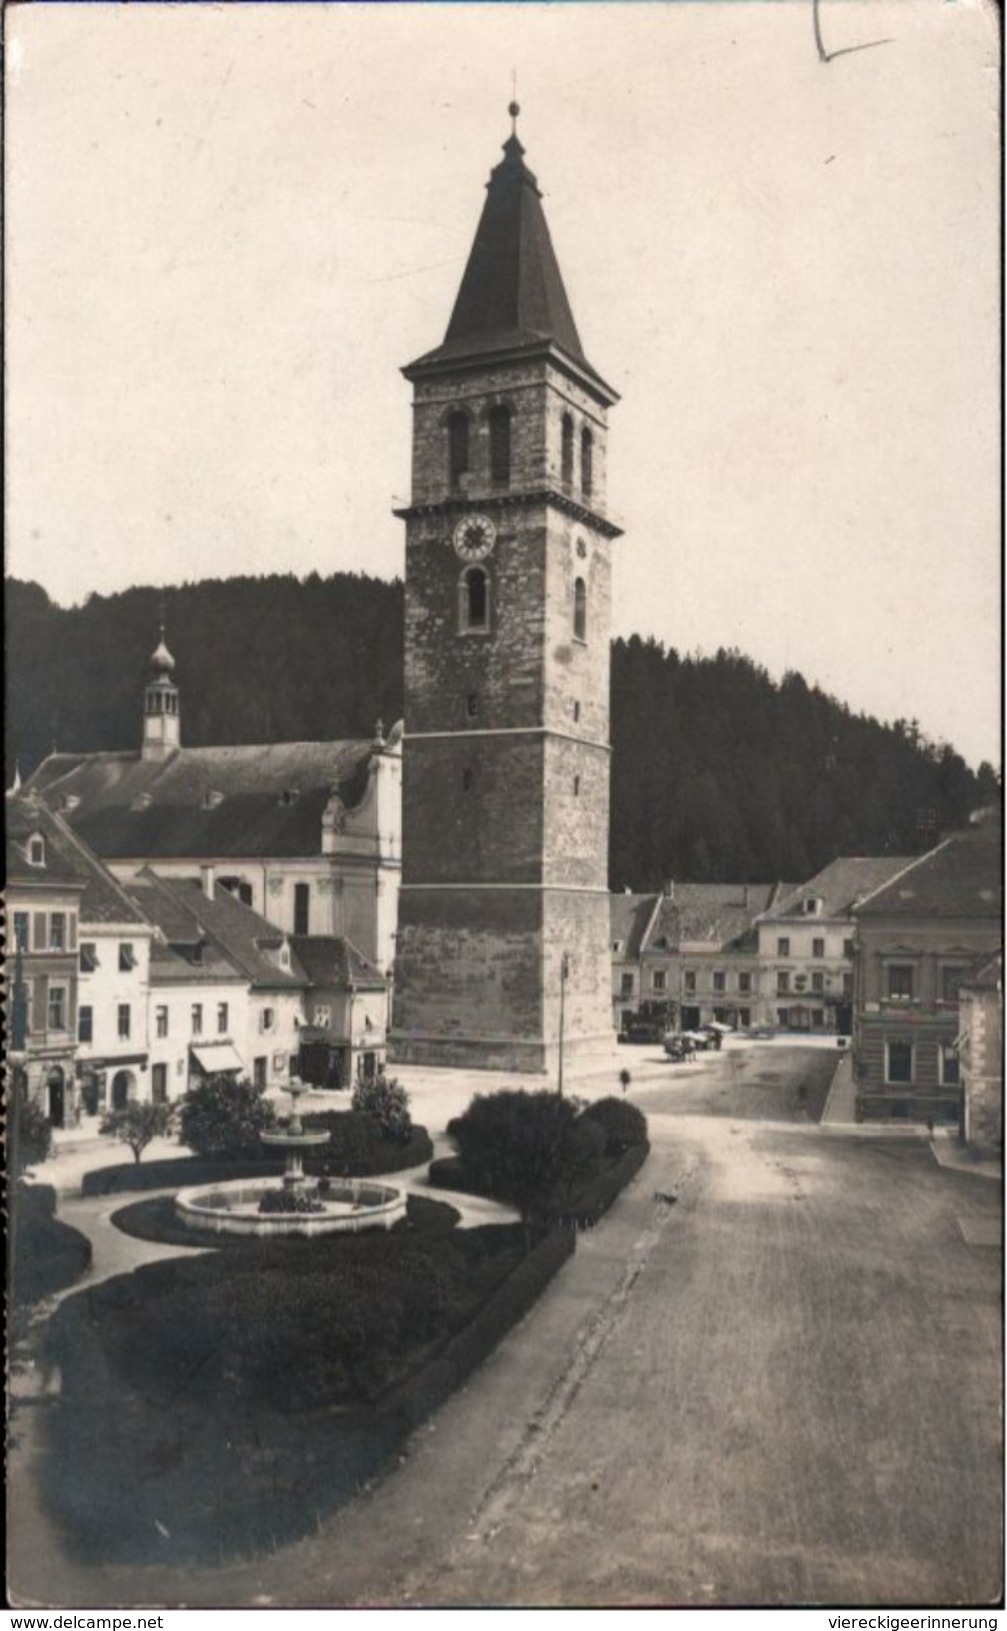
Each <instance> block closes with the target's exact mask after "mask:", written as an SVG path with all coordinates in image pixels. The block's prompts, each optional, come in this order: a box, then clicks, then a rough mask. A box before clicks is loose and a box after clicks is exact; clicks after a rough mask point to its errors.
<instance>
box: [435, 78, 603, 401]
mask: <svg viewBox="0 0 1007 1631" xmlns="http://www.w3.org/2000/svg"><path fill="white" fill-rule="evenodd" d="M519 111H520V110H519V108H518V105H517V103H516V102H512V103H511V105H510V114H511V118H512V120H513V122H514V129H513V130H512V132H511V134H510V136H509V137H508V138H507V140H506V141H505V142H504V145H503V153H504V156H503V158H502V160H501V161H500V163H499V164H498V165H497V166H496V167H495V169H494V170H493V171H492V172H491V173H490V179H489V182H488V183H487V189H486V202H485V204H484V205H483V211H482V215H481V217H480V220H479V225H478V227H477V229H476V235H475V240H474V242H473V244H472V249H471V252H470V254H469V258H468V264H467V266H466V267H465V272H464V275H463V277H462V281H461V287H460V289H459V290H458V297H457V299H456V300H455V305H454V310H453V312H452V313H451V321H450V322H449V324H448V329H447V333H446V334H445V336H444V341H443V343H442V344H441V345H439V346H437V347H436V349H435V350H433V351H428V352H426V353H425V354H424V355H423V356H422V357H419V358H417V360H416V361H415V362H413V363H410V364H409V365H408V366H407V367H406V368H404V369H403V373H404V374H405V376H406V378H407V379H415V378H418V377H420V376H421V375H424V374H428V373H440V372H443V371H444V370H445V369H448V368H451V367H455V366H457V365H458V364H459V363H463V362H466V361H468V360H470V359H471V360H472V361H473V362H478V363H480V364H484V363H485V362H486V361H487V360H488V359H489V358H490V357H496V356H500V355H510V354H513V353H519V354H522V355H529V354H531V353H538V352H541V351H542V350H543V349H547V350H550V351H555V352H557V353H559V354H560V355H561V356H562V358H564V359H565V360H566V361H567V363H568V364H572V365H573V368H574V371H575V372H576V373H577V374H579V375H581V376H582V377H585V378H586V381H587V382H588V383H589V384H590V385H591V387H592V388H593V389H594V390H595V391H599V390H600V391H601V392H602V393H603V395H604V396H605V398H606V399H607V400H608V401H612V402H614V401H615V400H616V393H615V392H614V391H613V390H612V388H611V386H609V385H606V383H605V381H604V380H603V379H602V378H601V375H600V374H598V373H597V372H596V371H595V370H594V369H593V368H592V367H591V364H590V363H589V362H588V360H587V358H586V357H585V355H584V350H583V347H582V345H581V342H580V336H579V334H578V333H577V325H576V323H575V322H574V319H573V312H572V311H571V309H570V302H569V300H568V299H567V293H566V289H565V288H564V286H563V278H562V274H561V273H560V269H559V262H558V261H557V259H556V252H555V250H554V249H553V246H552V239H551V237H550V236H549V227H548V225H547V223H546V218H545V212H544V210H543V208H542V194H541V193H540V191H539V188H538V182H537V181H536V179H535V177H534V175H533V174H532V172H531V171H530V170H529V168H528V166H527V165H526V164H525V162H524V151H525V150H524V148H523V147H522V145H521V142H520V141H519V139H518V135H517V115H518V112H519Z"/></svg>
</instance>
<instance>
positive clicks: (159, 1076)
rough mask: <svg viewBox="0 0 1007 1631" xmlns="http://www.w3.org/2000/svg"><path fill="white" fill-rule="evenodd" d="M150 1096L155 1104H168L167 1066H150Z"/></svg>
mask: <svg viewBox="0 0 1007 1631" xmlns="http://www.w3.org/2000/svg"><path fill="white" fill-rule="evenodd" d="M150 1096H151V1098H152V1099H153V1101H154V1103H155V1104H167V1102H168V1067H167V1065H152V1066H151V1071H150Z"/></svg>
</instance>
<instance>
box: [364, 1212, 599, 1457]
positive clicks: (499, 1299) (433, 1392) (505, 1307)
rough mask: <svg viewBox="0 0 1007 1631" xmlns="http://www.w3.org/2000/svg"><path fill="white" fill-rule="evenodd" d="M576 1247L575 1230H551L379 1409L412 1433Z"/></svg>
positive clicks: (514, 1321) (518, 1316)
mask: <svg viewBox="0 0 1007 1631" xmlns="http://www.w3.org/2000/svg"><path fill="white" fill-rule="evenodd" d="M575 1247H576V1237H575V1235H574V1234H573V1232H572V1230H570V1229H564V1228H553V1229H550V1230H548V1232H547V1233H546V1234H545V1235H544V1236H543V1237H542V1239H540V1240H539V1241H538V1243H537V1244H536V1245H535V1246H533V1247H532V1249H531V1251H530V1252H529V1253H528V1255H527V1256H526V1257H525V1258H524V1260H523V1261H522V1262H521V1263H519V1264H518V1266H517V1268H515V1269H514V1270H513V1271H512V1272H511V1274H509V1275H508V1277H507V1279H506V1280H504V1281H503V1282H502V1284H500V1285H498V1286H497V1287H496V1289H495V1290H494V1291H493V1292H492V1294H491V1295H490V1296H489V1297H488V1298H487V1300H486V1302H485V1303H484V1304H483V1306H482V1308H481V1309H480V1310H479V1312H478V1313H477V1314H476V1315H475V1317H474V1318H473V1319H472V1320H470V1321H469V1323H468V1324H467V1325H466V1326H464V1327H463V1328H462V1330H460V1331H458V1332H456V1333H455V1335H454V1336H452V1337H449V1338H448V1340H447V1342H446V1343H445V1344H444V1346H443V1347H442V1348H441V1349H440V1352H439V1353H437V1354H435V1355H434V1356H433V1357H432V1358H431V1359H430V1360H429V1361H428V1363H427V1364H426V1365H424V1366H423V1367H422V1369H420V1370H418V1371H415V1372H414V1373H413V1375H411V1376H409V1377H407V1378H406V1379H405V1380H404V1381H402V1382H400V1383H398V1385H397V1386H393V1387H391V1388H390V1389H389V1390H388V1391H387V1392H386V1393H385V1394H384V1395H383V1396H382V1398H381V1399H380V1400H379V1401H378V1409H379V1412H380V1414H381V1415H382V1416H384V1417H385V1418H394V1419H396V1420H397V1421H399V1422H401V1424H402V1427H403V1428H404V1429H405V1431H407V1432H411V1431H412V1430H413V1428H414V1427H416V1426H417V1425H418V1424H419V1423H420V1422H421V1421H423V1420H424V1419H425V1418H426V1417H427V1416H429V1415H430V1414H431V1412H432V1411H434V1410H436V1409H438V1407H439V1406H440V1405H442V1404H443V1403H444V1401H445V1399H447V1398H449V1397H450V1395H451V1394H452V1393H453V1392H454V1391H455V1389H456V1388H458V1387H460V1386H461V1384H462V1382H464V1381H465V1379H466V1378H467V1377H468V1376H470V1375H471V1373H472V1372H473V1371H474V1370H475V1369H476V1366H477V1365H480V1364H481V1363H482V1361H483V1360H484V1359H485V1358H486V1356H487V1354H489V1353H491V1352H492V1350H493V1349H494V1348H495V1347H496V1345H497V1343H498V1342H499V1341H500V1340H501V1338H502V1337H504V1336H506V1334H507V1332H508V1331H509V1330H510V1328H511V1326H512V1325H516V1324H517V1322H518V1320H519V1319H521V1318H523V1316H524V1315H525V1314H526V1313H527V1312H528V1310H529V1308H531V1306H532V1304H533V1303H534V1302H535V1301H536V1300H537V1299H538V1297H540V1296H541V1294H542V1292H543V1291H544V1290H545V1287H546V1286H547V1285H548V1284H549V1281H550V1280H551V1279H552V1277H553V1275H554V1274H556V1273H557V1272H558V1270H559V1269H561V1268H562V1266H563V1264H564V1263H565V1262H566V1260H567V1258H568V1257H572V1256H573V1253H574V1250H575Z"/></svg>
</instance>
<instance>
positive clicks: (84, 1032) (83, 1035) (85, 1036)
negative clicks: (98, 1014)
mask: <svg viewBox="0 0 1007 1631" xmlns="http://www.w3.org/2000/svg"><path fill="white" fill-rule="evenodd" d="M77 1041H78V1042H93V1041H94V1009H93V1008H92V1007H91V1006H90V1004H89V1003H84V1004H82V1005H81V1007H80V1008H79V1009H78V1010H77Z"/></svg>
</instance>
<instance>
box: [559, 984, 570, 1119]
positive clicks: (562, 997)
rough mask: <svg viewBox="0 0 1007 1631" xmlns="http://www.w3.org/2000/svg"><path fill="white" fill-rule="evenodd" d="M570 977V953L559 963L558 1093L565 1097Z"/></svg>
mask: <svg viewBox="0 0 1007 1631" xmlns="http://www.w3.org/2000/svg"><path fill="white" fill-rule="evenodd" d="M569 975H570V957H569V953H567V952H563V954H562V956H561V957H560V963H559V1079H558V1086H557V1092H558V1094H559V1096H560V1098H562V1097H563V1037H564V1025H565V1018H566V982H567V979H568V978H569Z"/></svg>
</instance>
